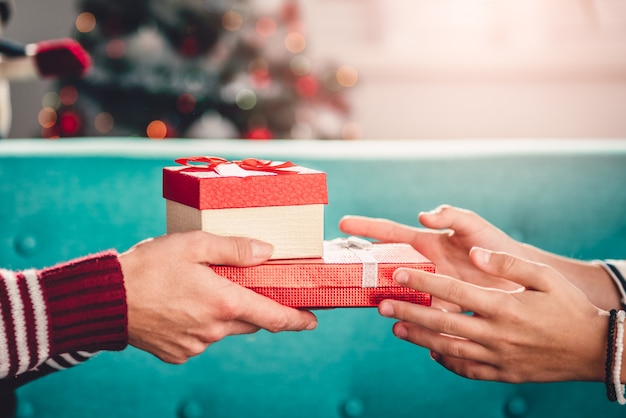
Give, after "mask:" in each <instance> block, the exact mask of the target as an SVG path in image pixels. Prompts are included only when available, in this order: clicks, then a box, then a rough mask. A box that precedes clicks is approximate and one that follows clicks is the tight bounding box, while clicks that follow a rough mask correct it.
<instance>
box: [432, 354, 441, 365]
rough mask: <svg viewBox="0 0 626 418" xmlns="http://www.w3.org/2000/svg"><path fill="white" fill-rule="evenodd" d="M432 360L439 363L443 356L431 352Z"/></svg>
mask: <svg viewBox="0 0 626 418" xmlns="http://www.w3.org/2000/svg"><path fill="white" fill-rule="evenodd" d="M430 358H431V359H433V360H435V361H436V362H437V363H439V360H440V359H441V355H440V354H439V353H436V352H434V351H431V352H430Z"/></svg>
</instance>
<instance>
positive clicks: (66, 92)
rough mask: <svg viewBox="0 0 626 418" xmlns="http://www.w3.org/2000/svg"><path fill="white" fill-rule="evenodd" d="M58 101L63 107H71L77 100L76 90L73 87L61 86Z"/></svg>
mask: <svg viewBox="0 0 626 418" xmlns="http://www.w3.org/2000/svg"><path fill="white" fill-rule="evenodd" d="M59 100H60V101H61V103H62V104H64V105H65V106H72V105H73V104H74V103H76V101H77V100H78V90H76V87H74V86H63V87H62V88H61V90H59Z"/></svg>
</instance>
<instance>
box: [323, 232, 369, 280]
mask: <svg viewBox="0 0 626 418" xmlns="http://www.w3.org/2000/svg"><path fill="white" fill-rule="evenodd" d="M327 243H328V244H330V245H334V246H337V247H340V248H345V249H347V250H350V252H352V253H353V254H354V255H356V256H357V257H358V258H359V260H360V261H361V263H362V264H363V275H362V277H361V287H378V260H376V258H375V257H374V255H373V254H372V253H371V251H370V250H371V248H372V246H373V244H372V243H371V242H370V241H367V240H365V239H363V238H358V237H347V238H335V239H334V240H331V241H328V242H327Z"/></svg>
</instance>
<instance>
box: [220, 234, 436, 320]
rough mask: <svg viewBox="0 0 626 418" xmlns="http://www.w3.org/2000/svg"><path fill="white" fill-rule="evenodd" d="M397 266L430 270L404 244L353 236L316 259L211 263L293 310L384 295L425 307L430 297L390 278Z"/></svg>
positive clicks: (356, 303)
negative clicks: (254, 263) (241, 264)
mask: <svg viewBox="0 0 626 418" xmlns="http://www.w3.org/2000/svg"><path fill="white" fill-rule="evenodd" d="M399 267H409V268H415V269H420V270H424V271H429V272H434V271H435V266H434V264H433V263H432V262H431V261H430V260H428V259H427V258H425V257H424V256H423V255H422V254H420V253H419V252H417V251H416V250H415V249H414V248H413V247H411V246H410V245H409V244H403V243H371V242H369V241H366V240H363V239H360V238H356V237H348V238H338V239H336V240H332V241H325V242H324V255H323V257H321V258H317V259H300V260H270V261H268V262H266V263H264V264H261V265H258V266H253V267H232V266H212V268H213V269H214V270H215V272H216V273H217V274H219V275H221V276H224V277H227V278H229V279H230V280H232V281H234V282H236V283H238V284H240V285H242V286H245V287H247V288H249V289H252V290H254V291H255V292H257V293H260V294H262V295H264V296H267V297H269V298H272V299H274V300H276V301H277V302H279V303H281V304H283V305H287V306H292V307H296V308H344V307H373V306H378V304H379V303H380V302H381V301H382V300H383V299H395V300H404V301H408V302H412V303H417V304H421V305H426V306H429V305H430V303H431V296H430V295H429V294H427V293H423V292H419V291H415V290H413V289H410V288H408V287H403V286H400V285H399V284H398V283H396V282H395V281H394V280H393V272H394V271H395V270H396V269H397V268H399Z"/></svg>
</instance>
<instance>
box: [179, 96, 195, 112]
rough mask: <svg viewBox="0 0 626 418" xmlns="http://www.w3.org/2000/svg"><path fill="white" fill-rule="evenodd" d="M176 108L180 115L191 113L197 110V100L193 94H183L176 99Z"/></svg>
mask: <svg viewBox="0 0 626 418" xmlns="http://www.w3.org/2000/svg"><path fill="white" fill-rule="evenodd" d="M176 108H177V109H178V111H179V112H180V113H191V112H193V111H194V109H195V108H196V98H195V97H194V96H193V94H189V93H183V94H181V95H180V96H178V99H176Z"/></svg>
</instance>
